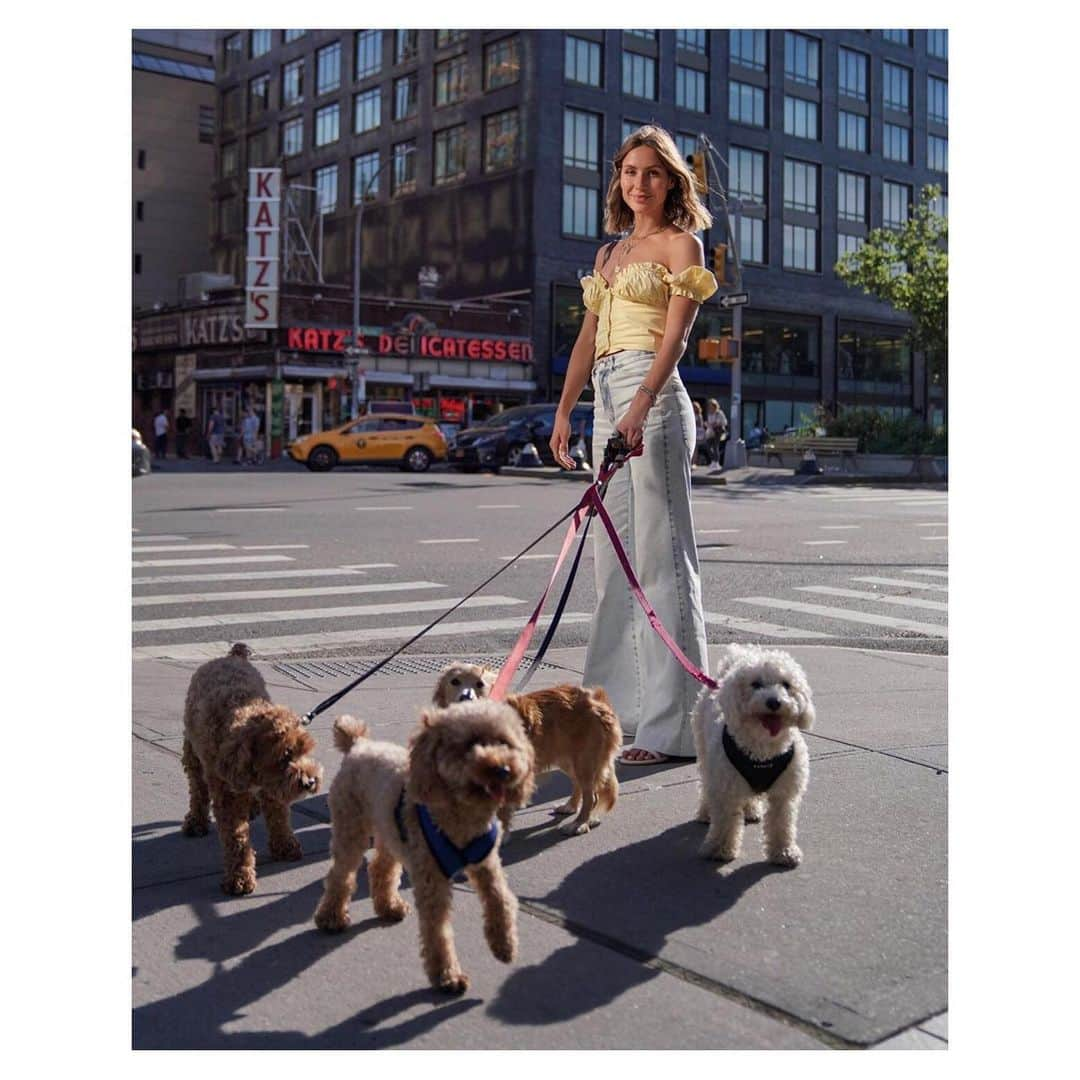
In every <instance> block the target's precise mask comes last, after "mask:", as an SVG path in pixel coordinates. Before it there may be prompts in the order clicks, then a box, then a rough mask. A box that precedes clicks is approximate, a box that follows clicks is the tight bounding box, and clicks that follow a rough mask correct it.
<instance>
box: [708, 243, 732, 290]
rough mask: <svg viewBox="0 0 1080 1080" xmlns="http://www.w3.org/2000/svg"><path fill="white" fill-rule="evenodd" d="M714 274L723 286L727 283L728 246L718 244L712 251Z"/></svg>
mask: <svg viewBox="0 0 1080 1080" xmlns="http://www.w3.org/2000/svg"><path fill="white" fill-rule="evenodd" d="M710 262H711V263H712V272H713V273H714V274H715V275H716V280H717V281H718V282H720V284H721V285H723V284H725V283H727V279H728V278H727V244H716V245H714V247H713V249H712V259H711V260H710Z"/></svg>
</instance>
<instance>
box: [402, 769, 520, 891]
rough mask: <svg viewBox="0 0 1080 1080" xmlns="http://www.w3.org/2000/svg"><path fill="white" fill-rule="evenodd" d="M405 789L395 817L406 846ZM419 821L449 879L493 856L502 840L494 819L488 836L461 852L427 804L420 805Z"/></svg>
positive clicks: (421, 830) (429, 846)
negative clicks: (432, 815) (434, 819)
mask: <svg viewBox="0 0 1080 1080" xmlns="http://www.w3.org/2000/svg"><path fill="white" fill-rule="evenodd" d="M404 813H405V789H404V788H402V789H401V797H400V798H399V799H398V803H397V806H396V807H395V809H394V817H395V819H396V820H397V826H398V832H399V833H400V834H401V839H402V842H403V843H404V842H406V840H405V820H404ZM416 817H417V820H418V821H419V822H420V832H421V834H422V835H423V837H424V841H425V842H426V843H427V846H428V850H429V851H430V852H431V854H432V856H433V857H434V859H435V861H436V862H437V863H438V864H439V869H440V870H441V871H442V872H443V873H444V874H445V875H446V877H448V878H452V877H453V876H454V875H455V874H457V873H460V872H461V871H462V870H464V869H465V867H466V866H472V865H475V864H476V863H479V862H483V861H484V859H486V858H487V857H488V855H490V854H491V851H492V849H493V848H494V847H495V845H496V844H497V843H498V840H499V827H498V825H496V824H495V820H494V819H492V822H491V824H490V825H489V826H488V828H487V832H483V833H481V834H480V835H479V836H474V837H473V838H472V839H471V840H470V841H469V842H468V843H467V844H466V845H465V846H464V847H463V848H459V847H458V846H457V845H456V844H455V843H454V842H453V841H452V840H451V839H450V837H448V836H447V835H446V833H444V832H443V831H442V829H440V828H439V826H438V825H436V824H435V822H434V821H433V820H432V817H431V812H430V811H429V810H428V808H427V807H426V806H424V805H423V803H417V804H416Z"/></svg>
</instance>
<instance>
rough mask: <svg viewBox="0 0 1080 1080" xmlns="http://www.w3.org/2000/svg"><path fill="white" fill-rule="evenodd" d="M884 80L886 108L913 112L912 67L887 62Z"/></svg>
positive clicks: (883, 73)
mask: <svg viewBox="0 0 1080 1080" xmlns="http://www.w3.org/2000/svg"><path fill="white" fill-rule="evenodd" d="M882 81H883V83H884V87H883V96H884V100H885V108H886V109H896V110H898V111H899V112H906V113H910V112H911V68H906V67H902V66H901V65H900V64H890V63H889V62H888V61H886V62H885V65H884V68H883V72H882Z"/></svg>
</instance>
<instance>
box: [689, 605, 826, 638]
mask: <svg viewBox="0 0 1080 1080" xmlns="http://www.w3.org/2000/svg"><path fill="white" fill-rule="evenodd" d="M705 623H706V625H708V626H722V627H724V628H725V629H727V630H741V631H743V633H746V634H761V635H762V636H764V637H774V638H814V639H818V638H832V637H835V636H836V635H835V634H826V633H823V632H821V631H820V630H796V629H793V628H792V627H790V626H777V625H776V623H767V622H757V621H755V620H754V619H744V618H742V616H740V615H721V614H720V613H719V612H717V611H706V612H705Z"/></svg>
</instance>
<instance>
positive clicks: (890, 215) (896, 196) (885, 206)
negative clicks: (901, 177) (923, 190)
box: [881, 180, 911, 229]
mask: <svg viewBox="0 0 1080 1080" xmlns="http://www.w3.org/2000/svg"><path fill="white" fill-rule="evenodd" d="M910 207H911V188H910V186H908V185H907V184H896V183H893V181H891V180H886V181H885V183H884V186H883V188H882V214H881V216H882V222H881V223H882V224H883V225H884V226H885V228H886V229H899V228H901V227H902V226H903V224H904V223H905V222H906V221H907V219H908V212H909V209H910Z"/></svg>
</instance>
